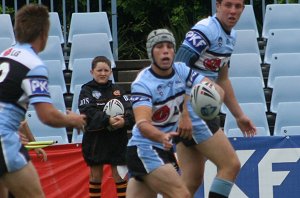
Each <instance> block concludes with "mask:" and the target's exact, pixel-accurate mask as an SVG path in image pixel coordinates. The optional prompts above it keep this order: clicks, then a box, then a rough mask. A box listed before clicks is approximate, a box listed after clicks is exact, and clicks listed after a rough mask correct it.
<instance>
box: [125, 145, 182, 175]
mask: <svg viewBox="0 0 300 198" xmlns="http://www.w3.org/2000/svg"><path fill="white" fill-rule="evenodd" d="M126 160H127V167H128V173H129V177H134V178H135V179H137V180H139V181H142V180H143V179H142V177H143V176H144V175H147V174H149V173H151V172H152V171H154V170H155V169H157V168H159V167H160V166H163V165H165V164H168V163H171V164H172V165H173V166H174V168H175V169H176V171H179V166H178V164H177V160H176V158H175V155H174V150H173V149H171V150H169V151H166V150H163V149H161V148H157V147H154V146H151V145H139V146H129V147H127V153H126Z"/></svg>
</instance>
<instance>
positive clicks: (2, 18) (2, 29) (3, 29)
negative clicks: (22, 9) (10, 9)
mask: <svg viewBox="0 0 300 198" xmlns="http://www.w3.org/2000/svg"><path fill="white" fill-rule="evenodd" d="M0 24H1V25H0V37H8V38H11V40H12V43H13V44H15V43H16V39H15V33H14V29H13V25H12V20H11V17H10V15H9V14H0Z"/></svg>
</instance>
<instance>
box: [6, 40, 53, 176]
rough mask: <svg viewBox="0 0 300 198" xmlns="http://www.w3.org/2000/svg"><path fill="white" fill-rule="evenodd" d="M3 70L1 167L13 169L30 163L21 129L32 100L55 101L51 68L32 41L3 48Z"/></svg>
mask: <svg viewBox="0 0 300 198" xmlns="http://www.w3.org/2000/svg"><path fill="white" fill-rule="evenodd" d="M0 71H1V72H0V140H1V143H0V147H1V148H0V149H1V152H2V157H1V158H0V167H1V170H3V171H4V170H6V171H8V172H12V171H16V170H19V169H20V168H22V167H23V166H25V165H26V164H27V159H26V157H25V156H24V149H23V147H22V146H21V142H20V138H19V136H18V133H17V132H18V128H19V125H20V122H21V121H23V120H24V117H25V112H26V110H27V106H28V104H29V103H30V104H34V103H38V102H47V103H52V102H51V99H50V94H49V91H48V71H47V68H46V66H45V65H44V63H43V62H42V61H41V59H40V58H39V57H38V56H37V54H36V53H35V52H34V50H33V49H32V47H31V46H30V45H29V44H22V45H21V44H17V45H15V46H13V47H11V48H9V49H7V50H5V51H3V52H2V53H1V54H0ZM4 172H5V171H4ZM4 172H1V171H0V175H2V174H3V173H4Z"/></svg>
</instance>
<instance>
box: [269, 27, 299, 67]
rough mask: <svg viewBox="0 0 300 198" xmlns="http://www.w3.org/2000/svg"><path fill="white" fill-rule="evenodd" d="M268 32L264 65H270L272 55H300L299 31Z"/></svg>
mask: <svg viewBox="0 0 300 198" xmlns="http://www.w3.org/2000/svg"><path fill="white" fill-rule="evenodd" d="M269 32H270V35H269V38H268V42H267V45H266V48H265V55H264V63H268V64H271V61H272V55H273V54H278V53H300V45H299V43H300V29H274V30H270V31H269Z"/></svg>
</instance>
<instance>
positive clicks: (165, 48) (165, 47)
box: [152, 42, 175, 70]
mask: <svg viewBox="0 0 300 198" xmlns="http://www.w3.org/2000/svg"><path fill="white" fill-rule="evenodd" d="M152 55H153V59H154V60H155V62H156V64H157V65H159V67H160V68H161V69H162V70H169V69H171V68H172V64H173V60H174V55H175V51H174V45H173V44H172V43H170V42H162V43H158V44H156V45H155V46H154V47H153V52H152Z"/></svg>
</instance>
